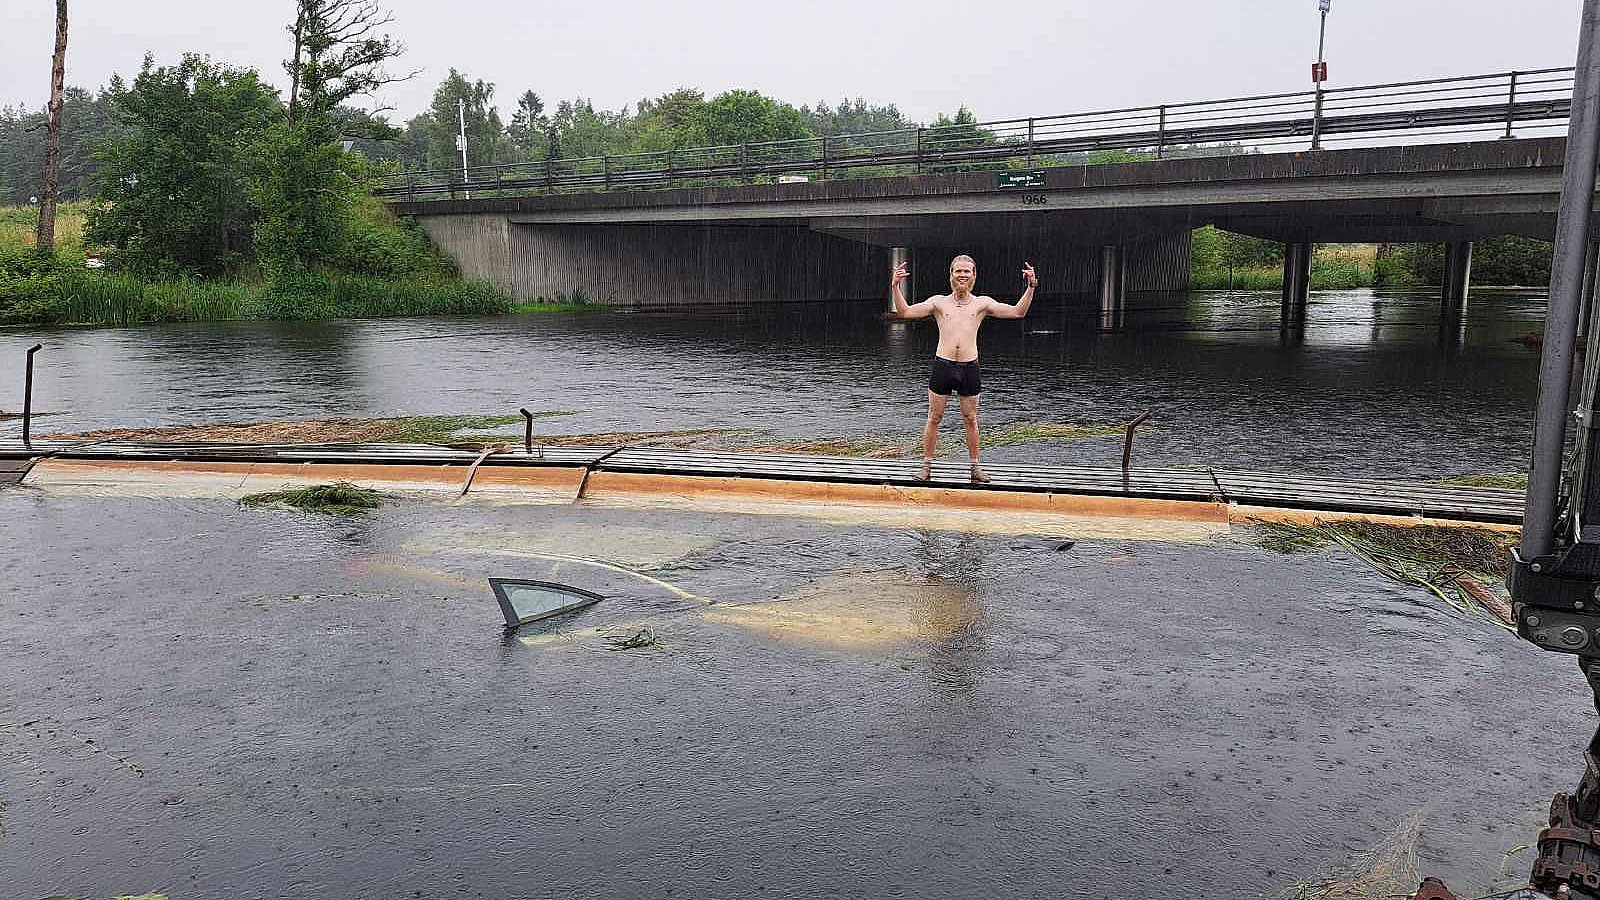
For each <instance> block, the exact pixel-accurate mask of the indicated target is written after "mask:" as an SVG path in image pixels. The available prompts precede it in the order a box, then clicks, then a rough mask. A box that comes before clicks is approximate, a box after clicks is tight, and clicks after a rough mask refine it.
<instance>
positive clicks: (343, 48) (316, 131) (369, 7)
mask: <svg viewBox="0 0 1600 900" xmlns="http://www.w3.org/2000/svg"><path fill="white" fill-rule="evenodd" d="M392 21H394V17H393V16H390V15H389V14H388V13H386V12H384V11H383V9H382V8H381V7H379V6H378V3H377V0H296V8H295V20H294V24H293V25H290V26H289V33H290V35H291V36H292V37H293V39H294V49H293V55H292V56H291V58H290V59H287V60H285V61H284V69H285V70H286V71H287V72H288V74H289V108H288V122H289V125H290V126H292V127H296V128H303V129H305V130H306V135H307V137H308V138H309V140H310V143H311V144H322V143H331V142H333V141H334V140H336V139H337V138H338V131H339V126H340V116H339V113H338V111H339V108H340V107H341V106H344V105H345V104H346V103H347V102H348V101H349V100H351V99H352V98H354V97H358V96H362V95H365V94H370V93H372V92H373V91H374V90H376V89H378V88H380V87H383V86H384V85H386V84H393V83H395V82H397V81H405V80H406V79H408V78H410V77H412V76H411V75H402V76H395V75H390V74H389V73H388V72H387V71H385V70H384V64H385V63H386V62H388V61H389V60H391V59H394V58H395V57H397V56H399V55H400V54H401V53H404V52H405V47H404V46H402V45H401V44H399V43H398V42H397V41H395V40H394V39H393V38H391V37H389V36H388V35H387V34H379V33H378V31H379V29H381V28H382V27H383V26H385V25H388V24H389V23H390V22H392Z"/></svg>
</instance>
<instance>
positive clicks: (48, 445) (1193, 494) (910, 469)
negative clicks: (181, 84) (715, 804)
mask: <svg viewBox="0 0 1600 900" xmlns="http://www.w3.org/2000/svg"><path fill="white" fill-rule="evenodd" d="M480 453H481V451H478V450H472V449H465V448H453V447H443V446H437V445H433V444H216V443H200V442H167V443H161V442H137V441H95V442H86V441H76V442H74V441H60V440H52V441H34V442H33V449H32V450H31V451H29V450H25V449H24V448H23V447H22V444H21V442H20V441H15V440H12V441H4V440H0V467H3V468H0V484H3V483H7V480H8V479H10V477H11V476H12V475H15V480H11V481H10V482H9V483H15V482H16V481H19V480H20V479H21V477H22V475H21V474H20V473H21V472H23V471H24V469H23V468H22V466H21V463H19V462H18V461H19V460H26V459H29V458H31V457H34V456H41V455H50V456H55V457H58V458H63V459H108V460H113V459H114V460H190V461H195V462H201V461H205V462H280V463H285V462H286V463H330V464H331V463H338V464H342V465H362V464H366V465H401V464H407V465H459V466H467V465H471V464H472V463H473V462H474V461H475V460H477V459H478V457H479V455H480ZM483 465H484V466H565V467H582V468H587V469H589V470H591V471H596V472H630V473H637V474H657V475H687V476H708V477H722V478H752V479H779V480H786V481H810V482H835V483H849V484H893V485H905V486H917V485H930V484H931V485H932V486H935V487H941V488H962V489H968V490H979V491H983V490H987V491H1023V492H1032V493H1052V494H1077V495H1088V496H1106V497H1135V498H1145V499H1161V500H1198V501H1202V502H1220V503H1229V504H1239V505H1245V506H1264V507H1274V508H1286V509H1297V510H1320V511H1327V512H1346V513H1367V514H1375V515H1395V516H1424V517H1429V518H1439V519H1455V520H1464V521H1477V522H1494V523H1501V524H1511V525H1515V524H1519V523H1520V522H1521V521H1522V503H1523V492H1522V491H1520V490H1508V489H1504V488H1479V487H1463V486H1455V485H1444V484H1429V483H1426V482H1395V481H1380V480H1374V479H1358V478H1337V477H1320V476H1310V475H1289V474H1278V473H1267V472H1236V471H1227V470H1211V469H1198V468H1197V469H1132V470H1130V471H1129V472H1128V473H1127V476H1126V478H1124V476H1123V473H1122V471H1121V470H1120V469H1110V468H1093V467H1087V466H1042V465H1001V464H993V465H985V467H984V468H985V470H986V471H987V472H988V474H989V476H990V478H991V479H992V481H990V482H989V483H988V484H984V485H974V484H972V483H970V482H969V480H968V477H967V467H966V464H965V463H964V462H942V461H941V462H935V464H934V467H933V476H932V478H931V479H930V480H929V481H927V482H924V481H921V480H920V478H919V476H920V474H921V461H920V460H917V459H862V458H858V457H842V456H813V455H809V454H799V453H734V452H726V451H715V450H669V449H652V448H637V447H617V446H612V447H539V446H537V445H536V446H535V447H534V448H533V452H532V453H528V452H526V451H524V450H523V449H522V447H520V446H518V447H516V448H515V449H514V450H509V451H503V452H500V453H496V454H494V455H492V456H490V457H489V458H487V459H486V460H484V461H483Z"/></svg>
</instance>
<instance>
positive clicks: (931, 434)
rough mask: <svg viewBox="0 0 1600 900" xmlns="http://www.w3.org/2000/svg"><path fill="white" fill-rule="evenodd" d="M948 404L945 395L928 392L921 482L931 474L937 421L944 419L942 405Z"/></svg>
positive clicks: (948, 398) (923, 434) (937, 431)
mask: <svg viewBox="0 0 1600 900" xmlns="http://www.w3.org/2000/svg"><path fill="white" fill-rule="evenodd" d="M948 402H950V397H949V396H948V395H946V394H935V393H934V392H933V391H929V392H928V424H927V425H926V426H924V427H923V429H922V480H923V481H927V480H928V476H929V475H931V474H932V473H933V450H934V448H935V447H937V446H938V445H939V420H940V419H943V418H944V405H945V404H946V403H948Z"/></svg>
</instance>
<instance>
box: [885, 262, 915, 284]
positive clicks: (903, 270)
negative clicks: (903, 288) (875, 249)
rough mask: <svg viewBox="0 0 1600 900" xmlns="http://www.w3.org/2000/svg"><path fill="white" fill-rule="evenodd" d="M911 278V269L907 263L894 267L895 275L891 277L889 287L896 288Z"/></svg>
mask: <svg viewBox="0 0 1600 900" xmlns="http://www.w3.org/2000/svg"><path fill="white" fill-rule="evenodd" d="M909 277H911V267H910V266H908V265H906V264H905V263H901V264H900V265H898V266H895V267H894V274H893V275H891V276H889V287H891V288H892V287H895V286H896V285H898V284H900V282H902V281H905V280H906V279H907V278H909Z"/></svg>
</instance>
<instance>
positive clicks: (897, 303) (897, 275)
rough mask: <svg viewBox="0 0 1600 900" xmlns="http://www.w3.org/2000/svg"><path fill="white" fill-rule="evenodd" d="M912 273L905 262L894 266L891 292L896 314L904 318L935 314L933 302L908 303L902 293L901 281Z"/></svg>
mask: <svg viewBox="0 0 1600 900" xmlns="http://www.w3.org/2000/svg"><path fill="white" fill-rule="evenodd" d="M910 274H911V269H910V267H909V266H907V265H906V264H905V263H901V264H900V265H898V266H895V267H894V274H893V275H892V276H890V281H889V292H890V294H892V295H893V296H894V314H895V315H897V316H899V317H900V318H902V319H926V318H927V317H928V316H931V315H933V304H932V303H929V302H928V301H926V300H924V301H922V302H921V303H912V304H910V305H907V304H906V298H905V297H903V296H901V294H900V282H902V281H904V280H905V279H906V277H907V276H909V275H910Z"/></svg>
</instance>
